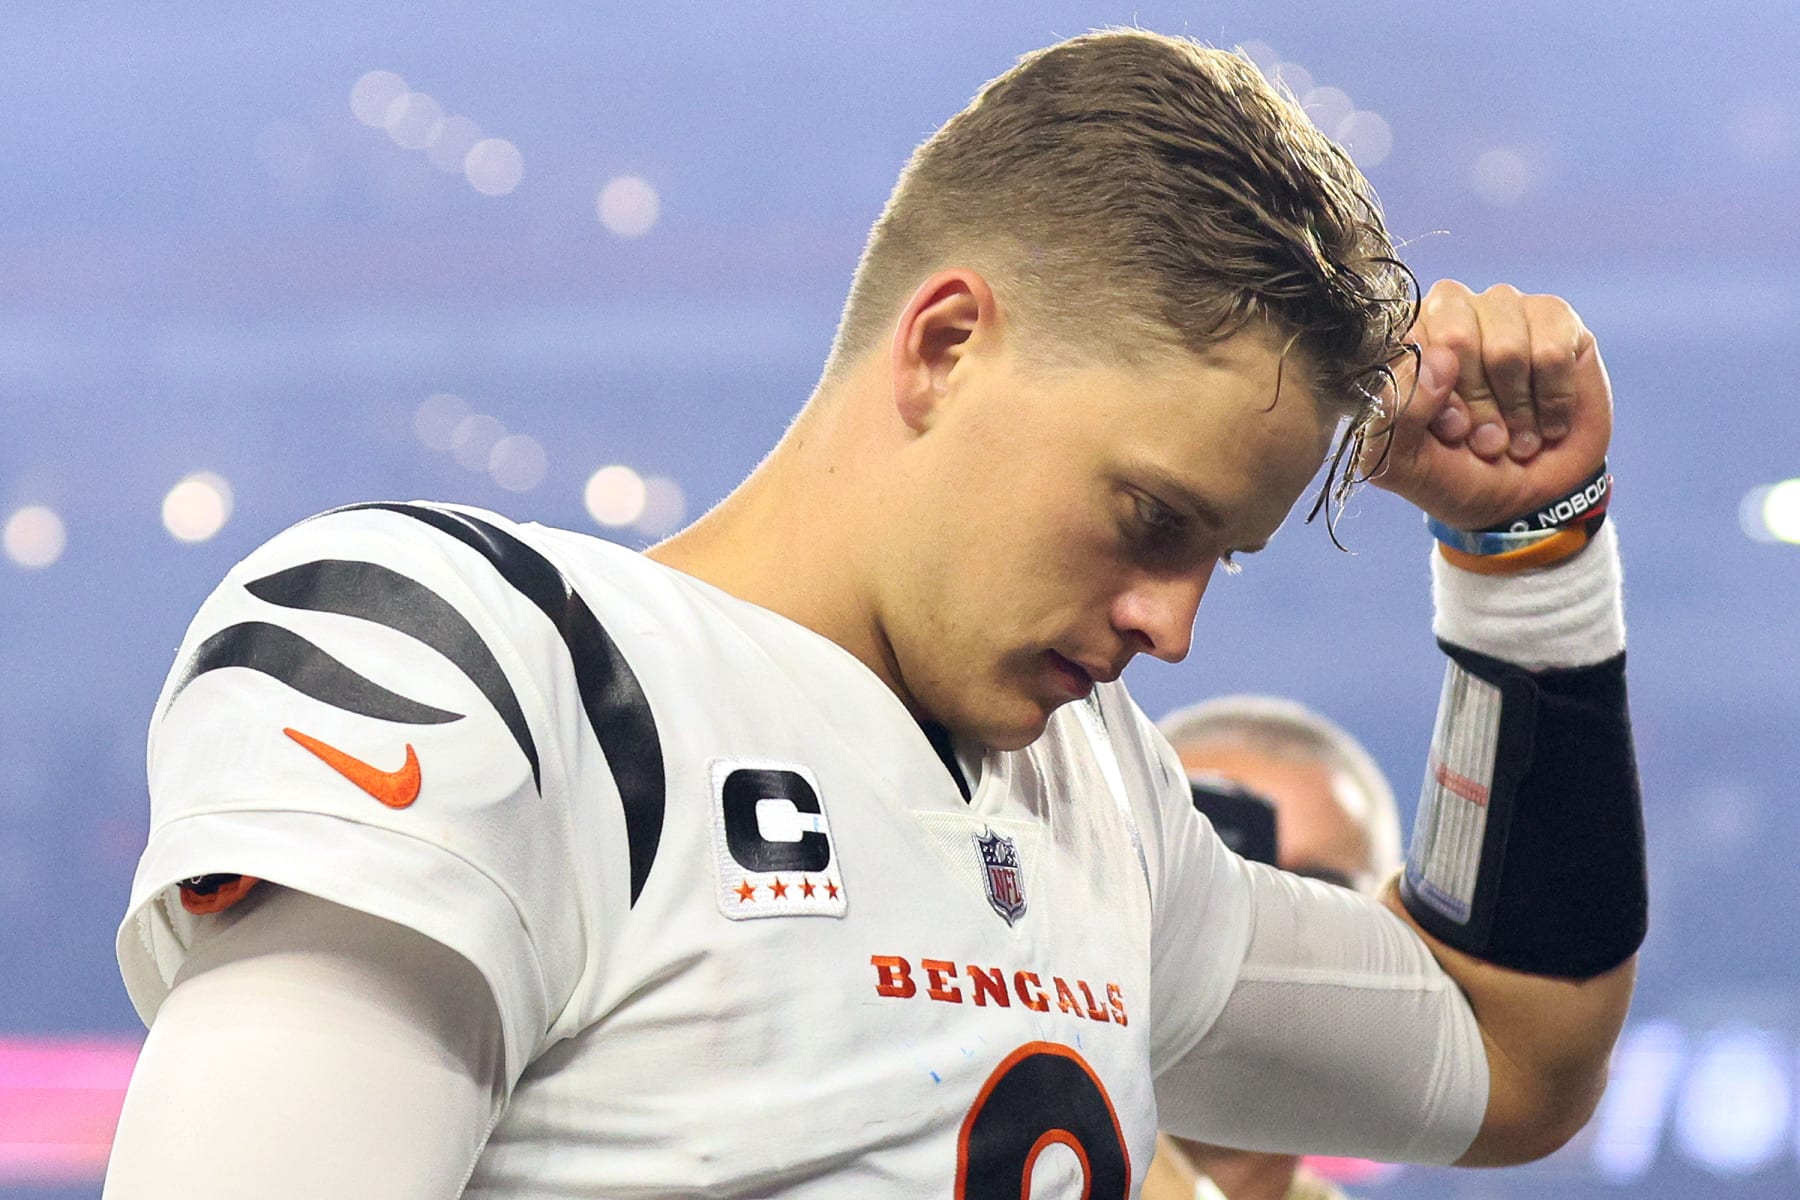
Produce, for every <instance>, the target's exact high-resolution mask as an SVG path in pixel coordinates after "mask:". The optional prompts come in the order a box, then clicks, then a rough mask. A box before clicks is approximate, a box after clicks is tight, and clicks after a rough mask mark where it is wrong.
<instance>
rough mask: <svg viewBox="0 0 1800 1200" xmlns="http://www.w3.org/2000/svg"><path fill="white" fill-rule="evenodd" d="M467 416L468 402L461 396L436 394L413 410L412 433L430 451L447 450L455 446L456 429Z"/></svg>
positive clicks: (426, 398)
mask: <svg viewBox="0 0 1800 1200" xmlns="http://www.w3.org/2000/svg"><path fill="white" fill-rule="evenodd" d="M468 415H469V405H468V402H467V401H465V400H464V399H463V398H462V397H461V396H453V395H451V394H450V393H449V392H438V393H437V394H436V395H432V396H427V397H425V399H423V400H421V401H419V407H418V408H416V409H414V410H413V432H414V433H415V434H417V435H418V437H419V440H420V441H421V442H424V443H425V445H426V446H428V447H430V448H431V449H433V450H449V449H452V448H453V447H454V446H455V438H456V427H457V426H458V425H460V424H461V423H462V420H463V418H464V417H466V416H468Z"/></svg>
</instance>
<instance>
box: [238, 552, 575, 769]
mask: <svg viewBox="0 0 1800 1200" xmlns="http://www.w3.org/2000/svg"><path fill="white" fill-rule="evenodd" d="M244 589H245V590H246V591H248V592H249V593H250V594H251V595H252V596H255V597H256V598H257V599H259V600H266V601H268V602H269V603H270V604H277V605H280V606H281V607H283V608H297V609H306V610H308V611H312V612H328V613H337V614H339V615H342V616H347V617H356V618H359V619H360V620H364V621H373V622H374V623H375V624H377V625H385V626H387V627H388V628H389V629H394V630H398V631H399V632H401V633H404V634H405V635H406V636H408V637H410V638H414V639H416V640H418V641H420V642H423V643H425V644H426V645H427V646H430V647H431V648H432V649H433V650H436V651H437V652H438V653H439V654H442V655H443V656H444V657H445V658H447V659H449V660H450V661H451V662H452V663H455V664H456V667H457V669H458V670H460V671H461V672H462V673H463V674H464V675H466V676H468V677H469V680H470V682H472V683H473V684H474V685H475V686H476V687H478V688H480V689H481V694H482V695H483V696H486V697H487V700H488V703H489V704H492V705H493V706H494V711H495V712H497V713H499V714H500V719H501V720H502V721H504V722H505V723H506V728H507V729H508V730H510V731H511V732H512V735H513V740H514V741H515V742H517V743H518V744H519V749H520V750H521V751H523V752H524V754H525V759H526V761H527V762H529V763H530V764H531V778H532V781H533V782H534V783H535V784H536V785H537V789H538V792H539V793H540V794H541V793H542V792H543V790H544V782H543V778H542V775H541V772H540V771H539V768H538V752H537V744H536V743H535V742H534V741H533V740H532V737H531V729H530V727H529V726H528V725H527V724H526V723H525V713H524V711H523V710H522V709H521V708H520V707H519V699H518V696H517V695H516V694H515V693H514V692H513V688H512V684H511V683H510V682H508V681H507V678H506V672H505V671H504V670H503V669H502V668H501V666H500V662H499V660H498V659H496V658H495V657H494V653H493V651H491V650H489V649H488V647H487V643H486V642H484V641H482V640H481V635H480V634H478V633H476V632H475V627H474V626H473V625H471V624H469V621H468V618H466V617H464V616H463V615H462V614H461V613H459V612H457V611H456V609H454V608H453V607H451V605H450V602H449V601H447V600H445V599H444V598H443V597H442V596H440V595H438V594H437V593H436V592H434V591H432V590H431V589H430V588H428V587H426V586H425V585H424V584H422V583H420V582H419V581H418V580H416V579H412V578H409V577H408V576H405V575H402V574H400V572H398V571H395V570H392V569H390V568H388V567H384V566H382V565H380V564H379V563H370V562H354V561H348V560H344V559H331V558H327V559H319V560H318V561H315V562H309V563H301V564H300V565H299V566H297V567H289V568H287V569H286V570H285V571H277V572H275V573H274V574H273V575H265V576H263V577H262V578H261V579H257V580H253V581H252V582H250V583H247V584H245V585H244Z"/></svg>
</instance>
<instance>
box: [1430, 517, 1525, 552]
mask: <svg viewBox="0 0 1800 1200" xmlns="http://www.w3.org/2000/svg"><path fill="white" fill-rule="evenodd" d="M1425 528H1427V529H1429V530H1431V536H1432V537H1434V538H1436V539H1437V540H1438V541H1440V542H1442V543H1444V545H1446V546H1449V547H1450V548H1451V549H1453V550H1461V551H1462V552H1463V553H1464V554H1506V553H1508V552H1509V551H1513V550H1523V549H1524V548H1525V547H1527V546H1532V545H1536V544H1537V543H1538V542H1541V541H1543V540H1544V539H1545V538H1548V537H1554V536H1555V535H1556V530H1554V529H1543V530H1538V529H1531V530H1526V531H1524V532H1520V533H1514V532H1512V531H1510V530H1509V531H1507V532H1504V533H1496V532H1495V531H1493V530H1491V529H1458V528H1456V527H1455V526H1454V525H1446V524H1444V523H1443V522H1442V521H1440V520H1438V519H1437V518H1436V517H1434V516H1432V515H1431V514H1430V513H1426V514H1425Z"/></svg>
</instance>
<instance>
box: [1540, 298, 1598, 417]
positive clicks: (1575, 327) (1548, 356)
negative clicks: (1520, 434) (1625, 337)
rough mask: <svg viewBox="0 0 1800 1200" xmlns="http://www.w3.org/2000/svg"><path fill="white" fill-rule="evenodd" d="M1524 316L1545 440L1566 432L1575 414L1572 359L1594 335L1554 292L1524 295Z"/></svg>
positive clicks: (1573, 366) (1573, 359)
mask: <svg viewBox="0 0 1800 1200" xmlns="http://www.w3.org/2000/svg"><path fill="white" fill-rule="evenodd" d="M1524 300H1525V305H1524V308H1525V317H1526V320H1527V322H1528V323H1529V324H1530V326H1531V328H1532V331H1533V335H1534V336H1533V338H1532V346H1531V380H1532V387H1533V390H1534V391H1535V392H1536V394H1537V420H1538V429H1539V431H1540V432H1541V433H1542V434H1543V435H1544V440H1545V441H1546V442H1552V443H1554V442H1560V441H1561V440H1562V439H1563V438H1565V437H1567V436H1568V435H1569V429H1570V426H1571V422H1572V421H1573V420H1574V417H1575V399H1576V390H1575V387H1576V380H1575V362H1576V360H1577V359H1578V358H1580V356H1581V354H1582V352H1583V351H1584V350H1585V349H1586V348H1587V347H1588V346H1590V345H1591V344H1592V343H1593V340H1594V339H1593V335H1592V334H1590V333H1589V332H1588V331H1587V328H1586V327H1585V326H1583V325H1582V323H1581V320H1580V318H1579V317H1577V316H1576V315H1575V313H1574V311H1573V310H1572V309H1570V308H1569V306H1568V305H1567V304H1564V303H1563V302H1562V301H1560V300H1558V299H1557V298H1556V297H1554V296H1526V297H1525V298H1524Z"/></svg>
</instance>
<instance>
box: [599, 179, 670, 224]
mask: <svg viewBox="0 0 1800 1200" xmlns="http://www.w3.org/2000/svg"><path fill="white" fill-rule="evenodd" d="M596 208H597V209H598V211H599V213H600V223H601V224H602V225H604V226H606V227H607V229H609V230H611V231H612V232H613V233H615V234H617V235H619V236H620V237H624V238H634V237H642V236H644V235H645V234H646V233H649V232H650V230H651V227H652V226H654V225H655V224H656V218H657V216H658V215H659V214H660V213H661V211H662V200H661V198H660V197H658V196H657V194H656V189H655V188H653V187H651V186H650V184H649V182H648V181H646V180H643V179H640V178H638V177H637V176H636V175H621V176H619V178H617V179H614V180H611V181H609V182H608V183H607V185H606V186H605V187H603V188H601V189H600V199H599V201H598V202H597V203H596Z"/></svg>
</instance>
